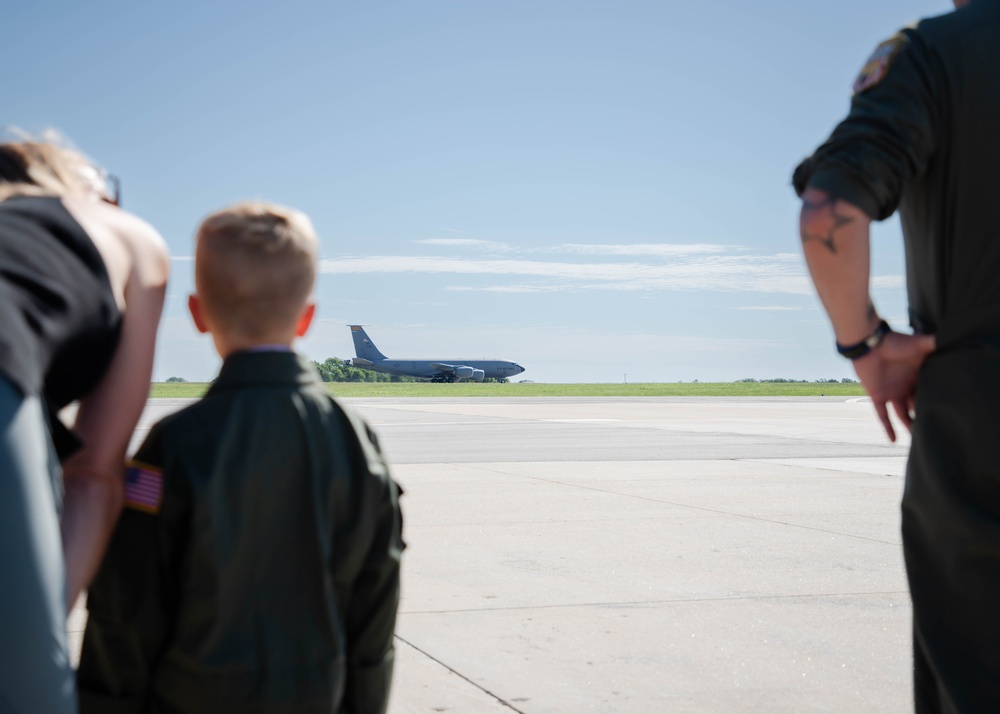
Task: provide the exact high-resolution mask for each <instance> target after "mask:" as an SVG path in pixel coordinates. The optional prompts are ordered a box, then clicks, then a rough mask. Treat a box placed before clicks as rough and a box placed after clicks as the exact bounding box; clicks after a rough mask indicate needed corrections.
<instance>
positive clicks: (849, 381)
mask: <svg viewBox="0 0 1000 714" xmlns="http://www.w3.org/2000/svg"><path fill="white" fill-rule="evenodd" d="M695 381H697V380H695ZM736 381H737V383H739V382H746V383H748V384H857V383H858V380H856V379H851V378H850V377H844V378H843V379H812V380H809V379H785V378H783V377H778V378H777V379H754V378H752V377H747V378H746V379H737V380H736Z"/></svg>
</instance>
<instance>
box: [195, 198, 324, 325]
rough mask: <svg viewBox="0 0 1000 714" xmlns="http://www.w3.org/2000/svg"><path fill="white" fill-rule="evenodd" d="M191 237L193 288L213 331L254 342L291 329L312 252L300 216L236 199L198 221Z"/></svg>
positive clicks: (310, 278) (308, 226) (311, 270)
mask: <svg viewBox="0 0 1000 714" xmlns="http://www.w3.org/2000/svg"><path fill="white" fill-rule="evenodd" d="M196 240H197V247H196V252H195V289H196V290H197V292H198V296H199V299H200V300H201V303H202V305H203V309H204V310H205V312H206V314H207V316H208V317H209V318H210V320H211V324H212V326H213V329H216V330H221V331H223V332H225V333H227V334H229V335H238V336H240V337H243V338H246V339H251V340H260V339H268V338H270V337H273V336H274V335H276V334H281V333H283V332H287V331H288V330H290V329H294V328H295V325H296V322H297V321H298V319H299V317H300V315H301V314H302V309H303V308H304V307H305V305H306V304H307V303H308V300H309V296H310V294H311V293H312V290H313V285H314V284H315V282H316V265H317V261H318V252H319V244H318V241H317V239H316V233H315V231H314V230H313V227H312V223H310V221H309V219H308V218H307V217H306V215H305V214H303V213H301V212H299V211H296V210H294V209H291V208H286V207H284V206H278V205H275V204H272V203H264V202H260V201H251V202H246V203H239V204H236V205H235V206H231V207H229V208H226V209H224V210H222V211H219V212H218V213H214V214H212V215H211V216H209V217H208V218H206V219H205V220H204V221H202V224H201V226H200V227H199V229H198V235H197V239H196Z"/></svg>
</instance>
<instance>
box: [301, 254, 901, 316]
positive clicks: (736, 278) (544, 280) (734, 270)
mask: <svg viewBox="0 0 1000 714" xmlns="http://www.w3.org/2000/svg"><path fill="white" fill-rule="evenodd" d="M434 240H436V241H438V242H435V243H432V245H438V246H441V245H455V243H453V242H452V241H451V239H434ZM455 240H457V241H460V244H461V245H473V244H474V245H477V246H478V245H480V244H482V243H488V241H476V240H473V239H468V241H469V242H467V239H455ZM498 245H504V244H498ZM564 245H569V246H577V245H578V244H564ZM652 245H654V244H639V245H638V246H636V245H623V246H597V248H602V249H607V250H608V253H606V254H609V255H610V254H612V253H611V252H610V251H611V250H612V249H622V252H621V253H620V254H621V255H631V254H638V250H639V249H640V248H641V249H643V250H646V249H649V248H650V246H652ZM664 246H666V244H664ZM664 246H661V247H664ZM591 247H594V246H588V248H591ZM669 247H670V248H671V249H675V248H678V249H685V248H686V249H687V250H688V252H687V253H683V252H679V253H675V254H673V255H672V256H671V258H672V259H671V260H668V261H665V262H655V263H645V262H634V261H632V262H618V261H610V262H592V261H591V262H583V263H573V262H562V261H551V260H522V259H509V258H483V259H477V258H461V257H453V256H447V257H446V256H404V255H387V256H368V257H344V258H339V259H326V260H323V261H321V263H320V270H321V272H323V273H328V274H340V275H345V274H379V273H382V274H385V273H392V274H405V273H413V274H452V275H467V276H512V277H521V278H522V280H521V281H518V282H517V283H515V284H494V285H481V284H470V285H454V286H452V287H449V288H447V289H448V290H451V291H456V292H472V291H477V292H483V291H485V292H495V293H540V292H573V291H583V290H608V291H623V292H636V291H656V290H692V291H694V290H704V291H715V292H740V291H742V292H756V293H768V294H792V295H812V294H813V287H812V284H811V282H810V281H809V278H808V276H807V275H806V271H805V268H804V266H803V263H802V258H801V256H800V255H799V254H798V253H776V254H773V255H752V254H747V253H745V252H741V253H740V254H738V255H736V254H733V253H729V254H723V253H722V252H721V250H722V249H723V248H725V247H724V246H718V245H713V244H690V245H688V246H669ZM727 250H733V248H732V247H729V248H727ZM739 250H743V249H739ZM629 251H635V253H630V252H629ZM667 253H668V251H667V250H666V249H665V247H664V250H663V251H662V253H660V254H661V255H663V256H664V257H666V255H667ZM645 254H646V255H648V253H645ZM523 278H528V279H529V280H527V281H525V280H523ZM902 282H903V279H902V276H898V275H882V276H875V277H873V278H872V284H873V285H874V286H875V287H898V286H900V285H902ZM743 309H758V310H778V309H781V308H780V307H771V306H766V305H765V306H761V307H754V306H749V307H746V308H743Z"/></svg>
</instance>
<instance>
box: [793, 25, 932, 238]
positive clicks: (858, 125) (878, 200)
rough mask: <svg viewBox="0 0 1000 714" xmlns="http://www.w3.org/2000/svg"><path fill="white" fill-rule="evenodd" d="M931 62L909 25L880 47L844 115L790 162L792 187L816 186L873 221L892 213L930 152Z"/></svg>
mask: <svg viewBox="0 0 1000 714" xmlns="http://www.w3.org/2000/svg"><path fill="white" fill-rule="evenodd" d="M887 47H888V50H891V51H886V50H885V49H884V48H887ZM880 52H883V53H884V54H883V56H881V57H880V55H879V53H880ZM873 63H875V64H874V67H873V66H872V64H873ZM938 66H939V65H938V63H936V62H935V59H934V54H933V52H932V51H931V50H930V49H928V47H927V46H926V44H925V43H924V41H923V39H922V38H921V37H920V35H919V33H918V32H916V31H914V30H904V31H903V32H901V33H899V34H898V35H897V36H896V37H894V38H891V39H890V40H888V41H886V42H885V43H883V44H882V45H880V46H879V48H878V49H877V50H876V54H875V55H873V57H872V60H870V61H869V64H868V65H866V67H865V69H864V70H862V75H861V76H860V77H859V78H858V81H857V82H856V83H855V95H854V97H853V99H852V100H851V109H850V113H849V114H848V116H847V118H845V119H844V120H843V121H842V122H841V123H840V124H839V125H838V126H837V127H836V128H835V129H834V131H833V133H832V134H831V135H830V138H829V139H828V140H827V141H826V142H825V143H824V144H823V145H822V146H820V147H819V148H818V149H817V150H816V152H815V153H814V154H813V155H812V156H811V157H809V158H808V159H806V160H805V161H803V162H802V163H801V164H800V165H799V166H798V168H796V170H795V173H794V176H793V178H792V183H793V185H794V187H795V191H796V193H797V194H798V195H799V196H801V195H802V194H803V193H804V192H805V190H806V189H807V188H817V189H821V190H823V191H826V192H827V193H829V194H830V195H832V196H835V197H837V198H840V199H842V200H845V201H847V202H849V203H852V204H854V205H855V206H857V207H858V208H860V209H861V210H862V211H864V212H865V213H866V214H867V215H868V216H869V217H870V218H872V219H873V220H883V219H885V218H888V217H889V216H891V215H892V214H893V212H895V210H896V207H897V206H898V205H899V201H900V199H901V198H902V195H903V192H904V190H905V189H906V187H907V185H908V184H909V182H910V181H911V180H912V179H913V178H914V177H915V176H918V175H920V174H921V173H922V172H923V171H924V169H925V168H926V166H927V164H928V162H929V160H930V158H931V155H932V154H933V152H934V150H935V135H936V131H937V128H938V125H939V123H940V122H941V117H940V116H939V114H940V111H941V104H940V102H939V100H938V98H937V97H938V95H939V94H940V93H941V86H942V82H941V80H940V77H939V76H938V69H937V68H938ZM866 72H868V73H869V74H868V75H866V74H865V73H866Z"/></svg>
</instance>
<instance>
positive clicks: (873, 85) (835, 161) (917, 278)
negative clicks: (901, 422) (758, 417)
mask: <svg viewBox="0 0 1000 714" xmlns="http://www.w3.org/2000/svg"><path fill="white" fill-rule="evenodd" d="M855 91H856V93H855V96H854V99H853V101H852V102H851V110H850V113H849V115H848V116H847V118H846V119H844V121H843V122H841V123H840V125H839V126H837V128H836V129H835V130H834V131H833V133H832V135H831V136H830V138H829V139H828V140H827V141H826V143H824V144H823V145H822V146H821V147H819V149H817V150H816V152H815V154H813V156H811V157H810V158H808V159H806V161H804V162H803V163H802V164H801V165H800V166H799V167H798V168H797V169H796V171H795V176H794V178H793V183H794V185H795V188H796V190H797V191H798V193H799V194H800V195H801V194H802V193H803V192H804V191H805V189H806V188H808V187H814V188H818V189H822V190H824V191H826V192H828V193H829V194H830V195H832V196H834V197H836V198H840V199H843V200H846V201H848V202H850V203H852V204H854V205H856V206H858V207H859V208H861V209H862V210H863V211H864V212H865V213H867V214H868V215H869V216H870V217H871V218H872V219H876V220H881V219H883V218H886V217H888V216H890V215H891V214H892V213H893V212H894V211H895V210H896V209H897V207H898V209H899V213H900V219H901V221H902V226H903V235H904V238H905V244H906V266H907V270H906V272H907V292H908V296H909V304H910V324H911V326H912V327H913V329H914V331H915V332H918V333H925V334H931V333H933V334H935V335H936V336H937V344H938V350H937V352H935V353H934V354H933V355H931V356H930V358H929V359H928V360H927V361H926V362H925V364H924V366H923V369H922V370H921V373H920V375H919V379H918V383H917V404H916V420H915V422H914V424H913V443H912V447H911V450H910V459H909V463H908V465H907V474H906V488H905V492H904V495H903V503H902V510H903V547H904V548H903V549H904V555H905V557H906V569H907V576H908V578H909V582H910V591H911V594H912V598H913V622H914V654H915V677H914V692H915V700H916V707H917V711H918V712H938V711H941V712H953V711H960V712H996V711H1000V614H998V609H997V603H998V602H1000V455H998V453H997V445H996V442H997V439H996V424H997V421H996V405H997V403H1000V221H998V219H997V217H996V215H995V214H996V208H995V205H996V204H995V203H994V202H995V201H996V200H997V195H998V193H1000V180H998V178H997V176H998V171H1000V0H972V2H970V3H969V4H968V5H967V6H966V7H963V8H961V9H959V10H956V11H955V12H951V13H948V14H946V15H942V16H940V17H936V18H931V19H929V20H923V21H921V22H920V23H919V24H917V25H916V26H915V27H912V28H908V29H905V30H903V31H902V32H900V33H899V34H898V35H896V36H895V37H894V38H892V39H890V40H889V41H887V42H886V43H883V45H881V46H880V47H879V48H878V49H877V50H876V53H875V54H874V55H873V56H872V59H871V60H870V61H869V63H868V64H867V65H866V67H865V69H864V70H863V71H862V74H861V76H860V77H859V78H858V82H857V83H856V84H855Z"/></svg>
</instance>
